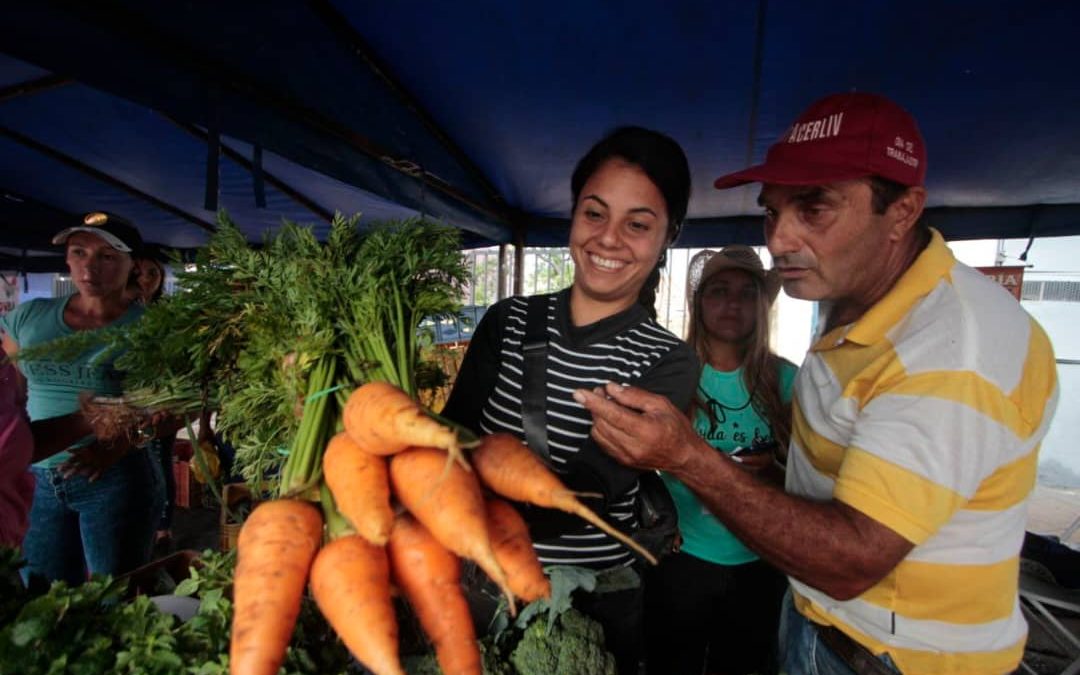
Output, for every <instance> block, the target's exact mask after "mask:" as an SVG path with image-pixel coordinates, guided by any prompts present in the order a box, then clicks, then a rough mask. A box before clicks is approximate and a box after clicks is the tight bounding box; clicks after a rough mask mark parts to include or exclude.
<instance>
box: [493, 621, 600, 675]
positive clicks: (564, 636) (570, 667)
mask: <svg viewBox="0 0 1080 675" xmlns="http://www.w3.org/2000/svg"><path fill="white" fill-rule="evenodd" d="M510 663H512V664H513V665H514V668H515V669H516V672H517V675H550V674H551V673H558V674H559V675H615V673H616V670H615V657H614V656H612V655H611V653H610V652H608V651H607V649H606V647H605V646H604V629H603V628H601V627H600V624H598V623H596V622H595V621H593V620H592V619H590V618H588V617H586V616H585V615H584V614H582V613H581V612H579V611H577V610H576V609H569V610H567V611H565V612H563V613H562V614H560V615H559V618H558V620H557V621H556V622H555V625H554V626H553V627H552V628H551V629H550V630H549V629H548V626H547V625H546V622H543V621H535V622H533V623H532V624H531V625H530V626H529V627H528V628H526V629H525V634H524V635H523V636H522V638H521V641H520V642H518V643H517V646H516V647H514V651H513V652H511V654H510Z"/></svg>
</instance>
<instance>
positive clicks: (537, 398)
mask: <svg viewBox="0 0 1080 675" xmlns="http://www.w3.org/2000/svg"><path fill="white" fill-rule="evenodd" d="M547 323H548V296H546V295H533V296H531V297H529V309H528V314H527V315H526V319H525V339H524V341H523V343H522V352H523V354H524V356H525V372H524V377H523V378H522V381H521V424H522V426H523V427H524V428H525V443H526V444H527V445H528V446H529V448H530V449H531V450H532V451H533V452H535V453H536V454H537V455H539V456H540V457H541V458H542V459H543V460H544V461H545V462H548V461H550V459H551V453H550V452H549V451H548V443H547V347H548V332H547Z"/></svg>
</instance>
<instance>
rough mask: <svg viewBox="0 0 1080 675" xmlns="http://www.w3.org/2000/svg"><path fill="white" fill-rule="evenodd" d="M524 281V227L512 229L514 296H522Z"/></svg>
mask: <svg viewBox="0 0 1080 675" xmlns="http://www.w3.org/2000/svg"><path fill="white" fill-rule="evenodd" d="M524 279H525V226H524V225H522V224H520V223H519V224H517V226H516V227H515V228H514V295H524V285H525V284H524Z"/></svg>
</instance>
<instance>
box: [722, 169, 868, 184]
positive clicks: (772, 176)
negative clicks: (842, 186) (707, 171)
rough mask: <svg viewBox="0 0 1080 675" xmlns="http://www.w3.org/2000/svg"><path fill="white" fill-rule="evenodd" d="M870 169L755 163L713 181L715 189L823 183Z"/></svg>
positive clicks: (866, 171) (847, 178)
mask: <svg viewBox="0 0 1080 675" xmlns="http://www.w3.org/2000/svg"><path fill="white" fill-rule="evenodd" d="M869 175H871V174H870V171H868V170H865V169H852V168H851V167H832V166H820V165H818V166H791V165H786V166H777V165H775V164H773V165H770V164H757V165H755V166H752V167H750V168H749V169H743V170H742V171H736V172H735V173H729V174H727V175H726V176H720V177H719V178H717V179H716V180H715V181H714V182H713V186H714V187H716V189H717V190H726V189H728V188H733V187H738V186H739V185H746V184H747V183H774V184H776V185H823V184H825V183H835V182H836V181H841V180H854V179H856V178H864V177H866V176H869Z"/></svg>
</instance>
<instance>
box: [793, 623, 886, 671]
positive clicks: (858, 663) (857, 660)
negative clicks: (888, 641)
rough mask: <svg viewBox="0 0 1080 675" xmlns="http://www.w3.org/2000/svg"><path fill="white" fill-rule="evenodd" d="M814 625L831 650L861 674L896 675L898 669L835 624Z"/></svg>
mask: <svg viewBox="0 0 1080 675" xmlns="http://www.w3.org/2000/svg"><path fill="white" fill-rule="evenodd" d="M813 626H814V628H815V629H816V630H817V632H818V636H819V637H821V641H822V642H824V643H825V645H826V646H827V647H828V648H829V650H830V651H831V652H832V653H833V654H836V655H837V656H838V657H840V660H842V661H843V662H844V663H846V664H848V666H850V667H851V669H852V670H853V671H855V672H856V673H858V674H859V675H896V671H895V670H893V669H892V668H890V667H889V666H887V665H885V663H883V662H882V661H881V659H879V658H878V657H876V656H874V653H873V652H872V651H870V650H869V649H867V648H866V647H863V646H862V645H861V644H859V643H858V642H855V641H854V640H852V639H851V638H850V637H848V636H847V634H845V633H844V632H843V631H841V630H840V629H838V628H836V627H835V626H821V625H818V624H813Z"/></svg>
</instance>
